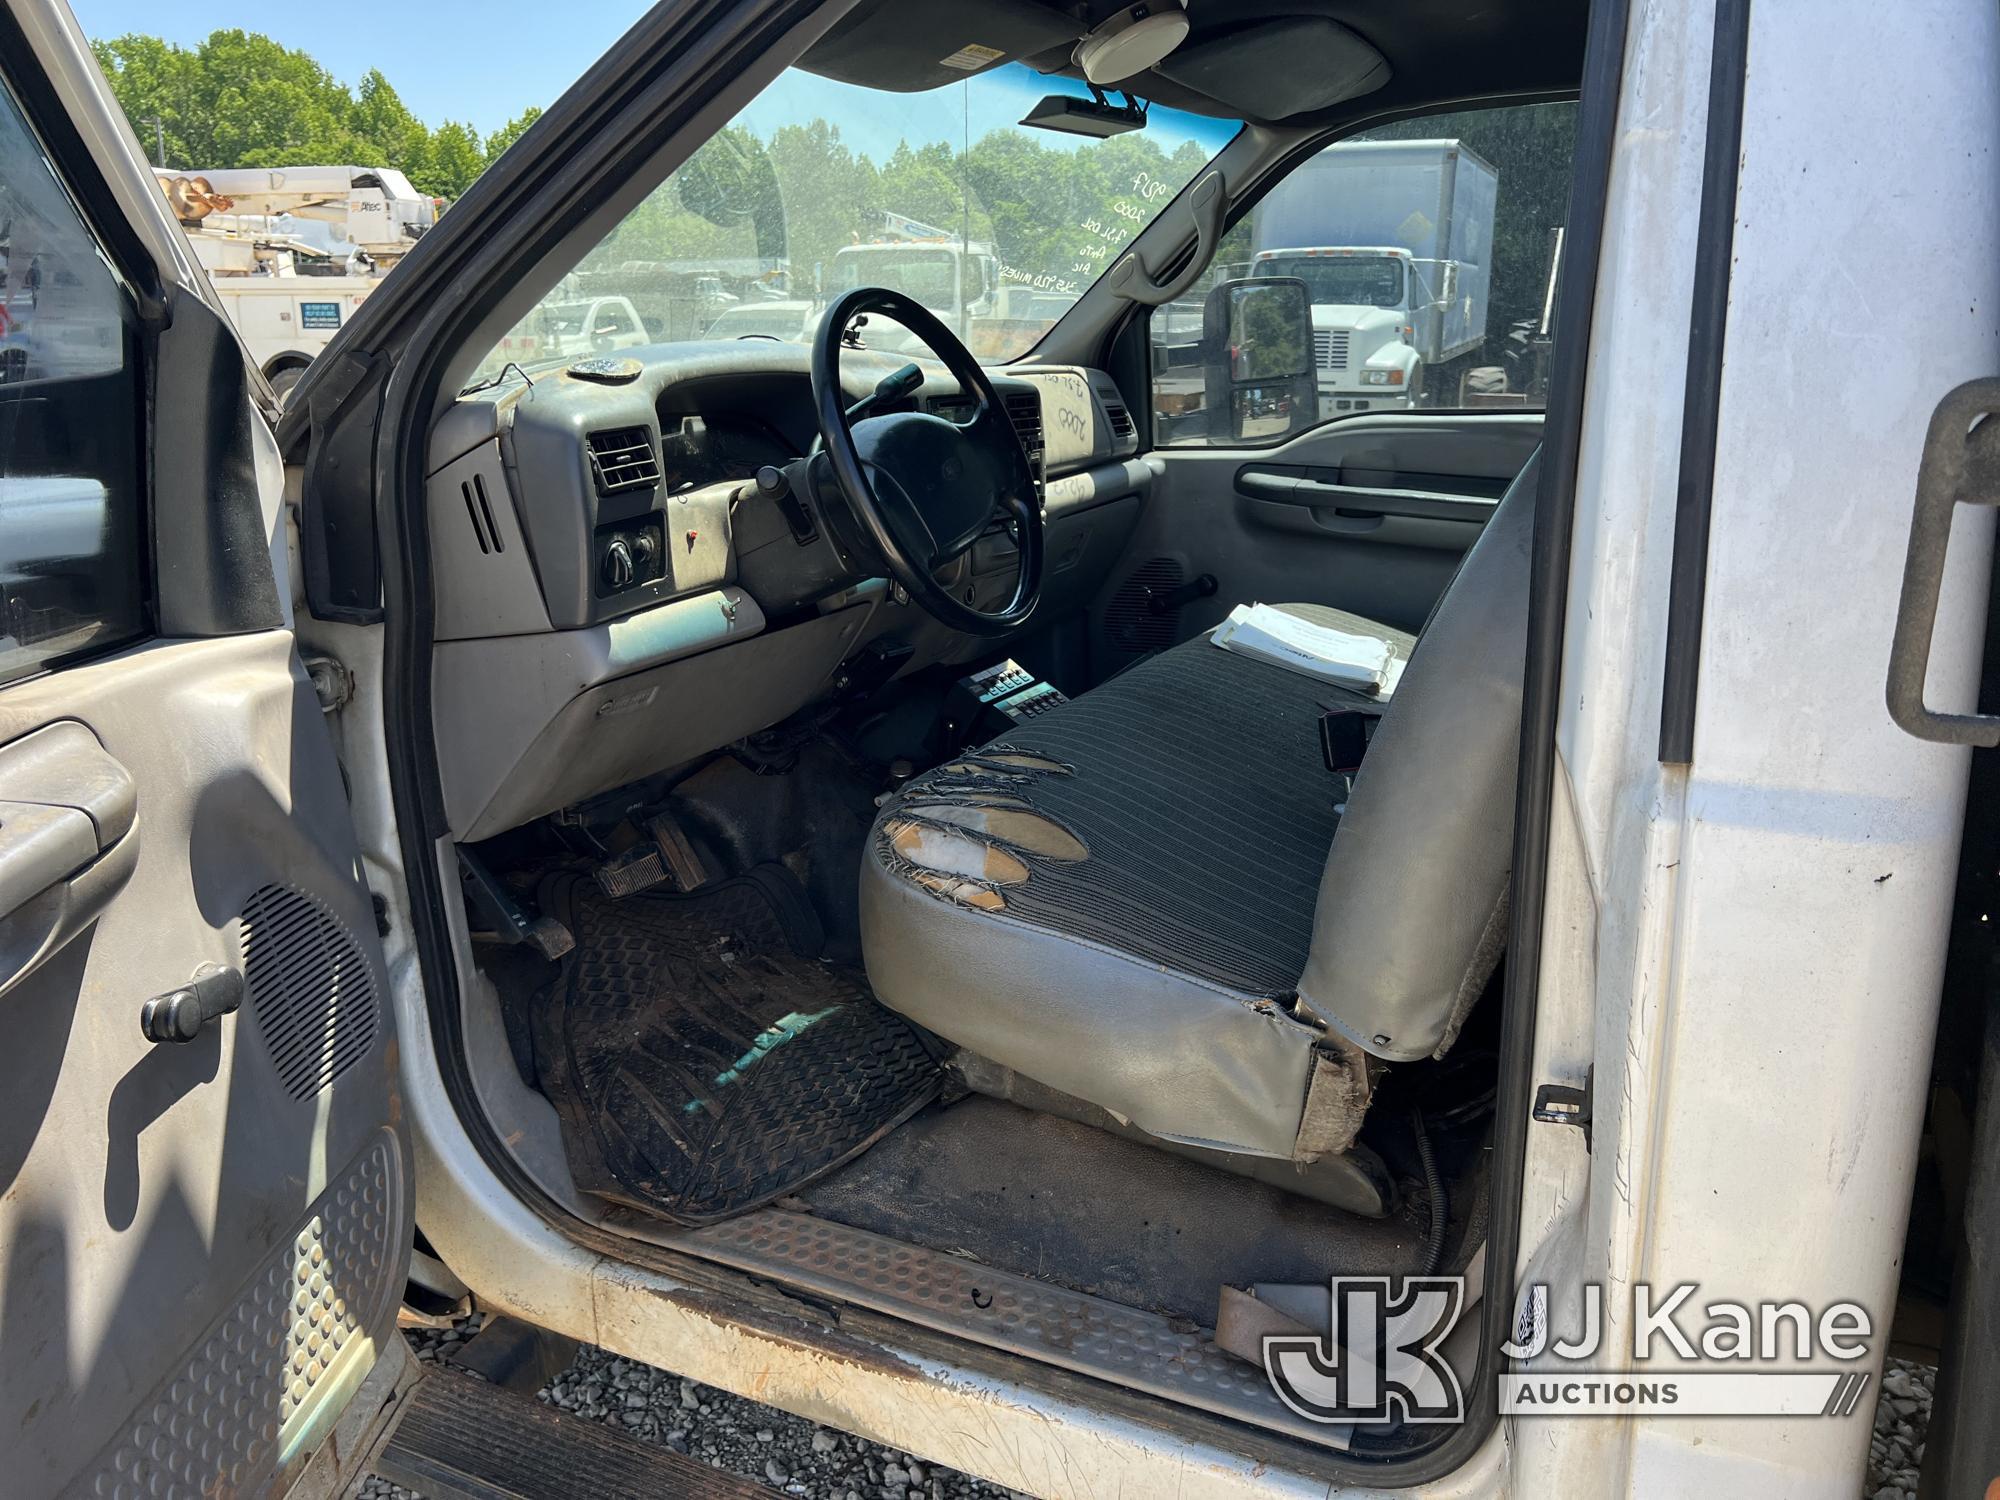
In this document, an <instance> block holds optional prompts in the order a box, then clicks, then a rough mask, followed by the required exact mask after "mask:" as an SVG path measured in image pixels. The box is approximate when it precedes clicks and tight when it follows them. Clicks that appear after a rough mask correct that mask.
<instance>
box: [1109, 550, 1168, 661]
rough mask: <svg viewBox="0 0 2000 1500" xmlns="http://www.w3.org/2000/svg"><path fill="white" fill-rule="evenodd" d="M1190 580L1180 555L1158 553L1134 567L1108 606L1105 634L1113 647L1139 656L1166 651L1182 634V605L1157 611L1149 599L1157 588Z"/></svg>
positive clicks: (1164, 587) (1166, 587)
mask: <svg viewBox="0 0 2000 1500" xmlns="http://www.w3.org/2000/svg"><path fill="white" fill-rule="evenodd" d="M1186 581H1187V570H1186V569H1185V568H1183V567H1182V566H1181V564H1180V560H1179V559H1178V558H1172V557H1154V558H1149V559H1147V560H1146V561H1145V562H1142V563H1140V564H1139V566H1138V567H1136V568H1134V569H1133V570H1132V573H1131V576H1129V577H1128V578H1127V579H1126V580H1125V581H1124V582H1123V583H1121V584H1119V585H1118V592H1117V593H1115V594H1113V595H1112V596H1111V602H1110V603H1109V604H1108V605H1106V606H1105V609H1104V634H1105V637H1106V639H1108V640H1109V641H1110V642H1111V646H1112V649H1113V650H1116V651H1123V652H1125V653H1127V654H1128V655H1131V656H1138V655H1141V654H1143V653H1145V652H1148V651H1164V650H1166V649H1167V647H1169V646H1171V645H1173V643H1174V642H1175V640H1176V639H1178V638H1179V636H1180V624H1181V612H1180V611H1179V610H1178V609H1170V610H1167V611H1166V612H1165V613H1163V614H1155V613H1154V612H1153V611H1152V609H1151V608H1150V607H1148V602H1147V601H1148V600H1149V599H1150V598H1151V596H1152V594H1153V591H1154V590H1156V589H1176V588H1179V587H1180V586H1181V585H1182V584H1183V583H1185V582H1186Z"/></svg>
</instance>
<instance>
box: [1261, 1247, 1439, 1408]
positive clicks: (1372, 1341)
mask: <svg viewBox="0 0 2000 1500" xmlns="http://www.w3.org/2000/svg"><path fill="white" fill-rule="evenodd" d="M1331 1289H1332V1292H1333V1301H1332V1308H1331V1311H1330V1314H1329V1318H1328V1324H1329V1326H1328V1329H1327V1334H1326V1336H1325V1337H1324V1338H1322V1337H1320V1336H1319V1335H1317V1334H1284V1333H1273V1334H1266V1335H1265V1336H1264V1339H1263V1350H1264V1371H1265V1373H1266V1374H1267V1375H1269V1376H1270V1378H1271V1388H1272V1389H1273V1390H1275V1391H1276V1392H1277V1393H1278V1399H1279V1400H1281V1401H1283V1402H1284V1403H1285V1405H1286V1406H1288V1407H1290V1408H1291V1409H1292V1410H1293V1411H1295V1412H1297V1413H1298V1414H1299V1415H1300V1416H1302V1417H1304V1418H1305V1419H1306V1420H1307V1421H1309V1422H1391V1421H1401V1422H1462V1421H1464V1420H1465V1394H1464V1392H1462V1391H1461V1390H1460V1389H1459V1386H1458V1376H1457V1375H1456V1374H1454V1373H1453V1371H1452V1368H1451V1366H1450V1365H1448V1364H1446V1363H1445V1360H1444V1356H1443V1355H1441V1354H1439V1353H1438V1345H1439V1344H1441V1343H1443V1342H1444V1337H1445V1335H1446V1334H1448V1333H1450V1332H1451V1330H1452V1326H1453V1325H1454V1324H1455V1323H1457V1322H1458V1316H1459V1314H1460V1312H1462V1311H1463V1310H1464V1307H1465V1281H1464V1278H1462V1277H1457V1276H1406V1277H1403V1278H1401V1279H1400V1282H1399V1284H1398V1285H1397V1286H1396V1287H1395V1288H1394V1290H1393V1292H1392V1290H1391V1286H1390V1281H1389V1278H1388V1277H1386V1276H1336V1277H1334V1278H1333V1281H1332V1283H1331Z"/></svg>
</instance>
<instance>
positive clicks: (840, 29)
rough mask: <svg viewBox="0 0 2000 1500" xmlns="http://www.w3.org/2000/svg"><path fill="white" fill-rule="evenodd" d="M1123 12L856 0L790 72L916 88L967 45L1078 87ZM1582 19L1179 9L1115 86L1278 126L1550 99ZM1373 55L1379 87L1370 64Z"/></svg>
mask: <svg viewBox="0 0 2000 1500" xmlns="http://www.w3.org/2000/svg"><path fill="white" fill-rule="evenodd" d="M1128 3H1129V0H1128ZM1122 8H1123V7H1122V6H1120V5H1117V4H1114V3H1112V0H1086V3H1082V4H1076V5H1069V6H1063V5H1058V4H1053V3H1045V0H864V3H863V4H862V5H860V6H859V7H858V8H856V9H855V10H854V11H852V12H850V13H849V14H848V15H847V16H846V17H844V18H843V19H842V20H841V21H840V22H839V24H837V25H836V26H835V27H834V28H833V29H832V30H831V31H830V32H828V33H827V34H826V36H824V37H823V38H821V39H820V41H819V42H818V43H816V44H815V45H814V46H813V47H812V48H811V49H810V50H809V51H808V52H807V53H806V55H805V57H804V58H803V59H802V60H801V64H802V66H804V67H806V68H808V69H811V70H812V71H814V72H816V73H821V74H824V75H825V76H827V77H830V78H837V79H840V80H842V81H843V82H848V83H856V84H862V85H865V86H867V87H870V88H880V89H887V90H893V91H896V92H901V93H914V92H918V91H921V90H925V89H932V88H937V87H939V86H941V85H943V84H947V83H954V82H957V81H958V80H960V79H963V78H965V77H967V76H969V75H968V73H967V72H965V71H963V70H962V69H961V68H954V67H948V66H946V65H945V64H944V62H943V61H942V59H944V58H946V57H949V56H951V55H952V54H953V53H956V52H957V51H958V50H959V49H960V48H962V47H965V46H967V45H968V44H977V45H980V46H986V47H992V48H997V49H1000V50H1001V51H1002V52H1003V53H1004V57H1003V58H1001V59H999V60H997V61H996V62H995V63H994V64H993V66H999V65H1000V63H1001V62H1016V61H1019V62H1025V63H1027V64H1028V65H1029V66H1030V67H1032V68H1035V69H1036V70H1037V71H1039V72H1042V73H1048V74H1052V75H1060V76H1062V77H1065V78H1071V79H1076V80H1079V81H1080V80H1081V79H1082V77H1083V73H1082V70H1081V69H1080V68H1078V67H1076V66H1075V64H1074V63H1072V62H1071V60H1070V58H1071V52H1072V50H1073V49H1074V47H1075V45H1076V41H1077V39H1078V38H1079V37H1080V36H1082V35H1083V34H1084V33H1085V32H1087V31H1088V30H1089V29H1090V28H1091V26H1093V25H1095V24H1096V23H1097V22H1099V21H1101V20H1103V19H1104V18H1105V17H1107V16H1110V15H1112V14H1113V13H1115V12H1116V11H1117V10H1119V9H1122ZM1588 10H1589V5H1588V0H1189V3H1188V18H1189V22H1190V31H1189V35H1188V38H1187V40H1186V41H1185V42H1184V43H1182V45H1181V46H1180V48H1179V49H1177V50H1176V52H1175V53H1174V54H1172V55H1171V56H1169V57H1168V58H1167V59H1166V60H1165V62H1164V64H1163V66H1162V68H1159V69H1149V70H1147V71H1145V72H1142V73H1139V74H1136V75H1134V76H1133V77H1132V78H1130V79H1127V80H1125V81H1124V82H1123V83H1121V84H1118V85H1115V87H1116V88H1118V89H1125V90H1129V91H1130V92H1132V93H1134V94H1136V95H1138V96H1139V97H1141V98H1143V99H1148V100H1151V101H1153V102H1156V103H1159V104H1164V105H1167V106H1169V107H1170V108H1174V109H1184V110H1190V111H1193V112H1195V113H1199V114H1208V115H1216V116H1220V117H1223V118H1226V119H1246V120H1250V121H1253V122H1255V123H1258V124H1266V125H1282V126H1285V127H1287V128H1299V127H1313V126H1319V125H1326V124H1332V123H1335V122H1336V121H1338V120H1340V119H1342V118H1344V117H1351V116H1352V115H1354V114H1355V113H1356V112H1357V111H1356V108H1355V101H1356V100H1357V99H1360V98H1364V97H1365V99H1366V101H1367V108H1368V111H1369V112H1370V113H1373V112H1375V111H1376V110H1378V109H1379V110H1393V109H1405V108H1410V107H1414V106H1419V105H1428V104H1434V103H1438V102H1442V101H1446V100H1454V99H1466V98H1476V97H1479V96H1482V95H1500V94H1521V93H1553V92H1561V91H1564V90H1568V89H1573V88H1575V87H1576V85H1577V81H1578V79H1579V78H1580V77H1581V75H1582V70H1583V42H1584V27H1585V21H1586V17H1587V15H1588ZM1329 22H1331V23H1333V24H1332V25H1329V24H1328V23H1329ZM1341 28H1344V29H1345V32H1346V33H1348V35H1343V34H1342V32H1341V30H1340V29H1341ZM1378 53H1379V55H1380V60H1381V61H1382V62H1384V63H1386V65H1387V67H1386V73H1387V77H1386V81H1384V79H1383V71H1384V70H1383V69H1381V68H1379V67H1375V68H1371V67H1370V66H1369V64H1370V63H1371V62H1372V61H1373V60H1374V58H1375V55H1376V54H1378ZM1273 56H1284V57H1287V58H1296V59H1300V60H1310V66H1311V67H1312V68H1313V70H1314V72H1315V73H1317V74H1320V75H1323V76H1324V78H1325V85H1324V87H1320V88H1315V87H1314V86H1313V83H1312V81H1310V80H1302V79H1297V78H1293V79H1289V80H1279V79H1274V78H1273V76H1272V73H1271V67H1270V60H1271V58H1272V57H1273ZM1170 73H1171V74H1176V75H1178V76H1177V77H1169V76H1167V75H1168V74H1170ZM1060 92H1074V90H1068V89H1065V90H1060ZM1301 106H1303V107H1301Z"/></svg>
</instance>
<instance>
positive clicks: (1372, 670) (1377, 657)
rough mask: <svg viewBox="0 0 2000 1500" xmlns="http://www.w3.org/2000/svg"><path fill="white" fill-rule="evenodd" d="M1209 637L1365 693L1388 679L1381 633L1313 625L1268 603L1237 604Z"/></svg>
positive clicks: (1224, 645)
mask: <svg viewBox="0 0 2000 1500" xmlns="http://www.w3.org/2000/svg"><path fill="white" fill-rule="evenodd" d="M1209 639H1210V640H1211V641H1213V642H1214V643H1215V644H1216V645H1218V646H1220V647H1221V648H1222V649H1223V650H1225V651H1234V652H1236V653H1237V654H1238V655H1240V656H1253V657H1255V658H1256V659H1257V660H1259V661H1267V662H1270V663H1271V664H1272V665H1273V666H1279V667H1284V668H1287V669H1288V670H1290V671H1293V672H1300V673H1303V674H1304V675H1305V676H1307V677H1316V678H1318V679H1319V680H1320V681H1321V682H1331V683H1335V684H1337V685H1338V686H1340V687H1345V688H1354V689H1356V690H1357V691H1360V692H1364V693H1379V692H1380V691H1381V690H1382V688H1383V685H1384V684H1385V683H1386V682H1387V681H1388V680H1389V667H1390V661H1391V653H1390V650H1389V643H1388V642H1387V641H1385V640H1383V639H1382V638H1381V637H1380V636H1372V635H1355V634H1353V633H1352V632H1351V631H1346V630H1336V629H1334V628H1333V627H1332V626H1330V625H1315V624H1313V623H1312V622H1311V621H1309V620H1301V619H1300V618H1299V617H1298V616H1297V615H1288V614H1286V613H1284V611H1282V610H1278V609H1274V608H1272V607H1271V606H1270V605H1268V604H1239V605H1237V606H1236V608H1234V609H1232V610H1231V611H1230V612H1229V618H1228V619H1226V620H1224V621H1223V622H1222V623H1221V624H1220V625H1218V626H1216V627H1215V631H1214V633H1213V634H1212V635H1211V636H1210V637H1209Z"/></svg>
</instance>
